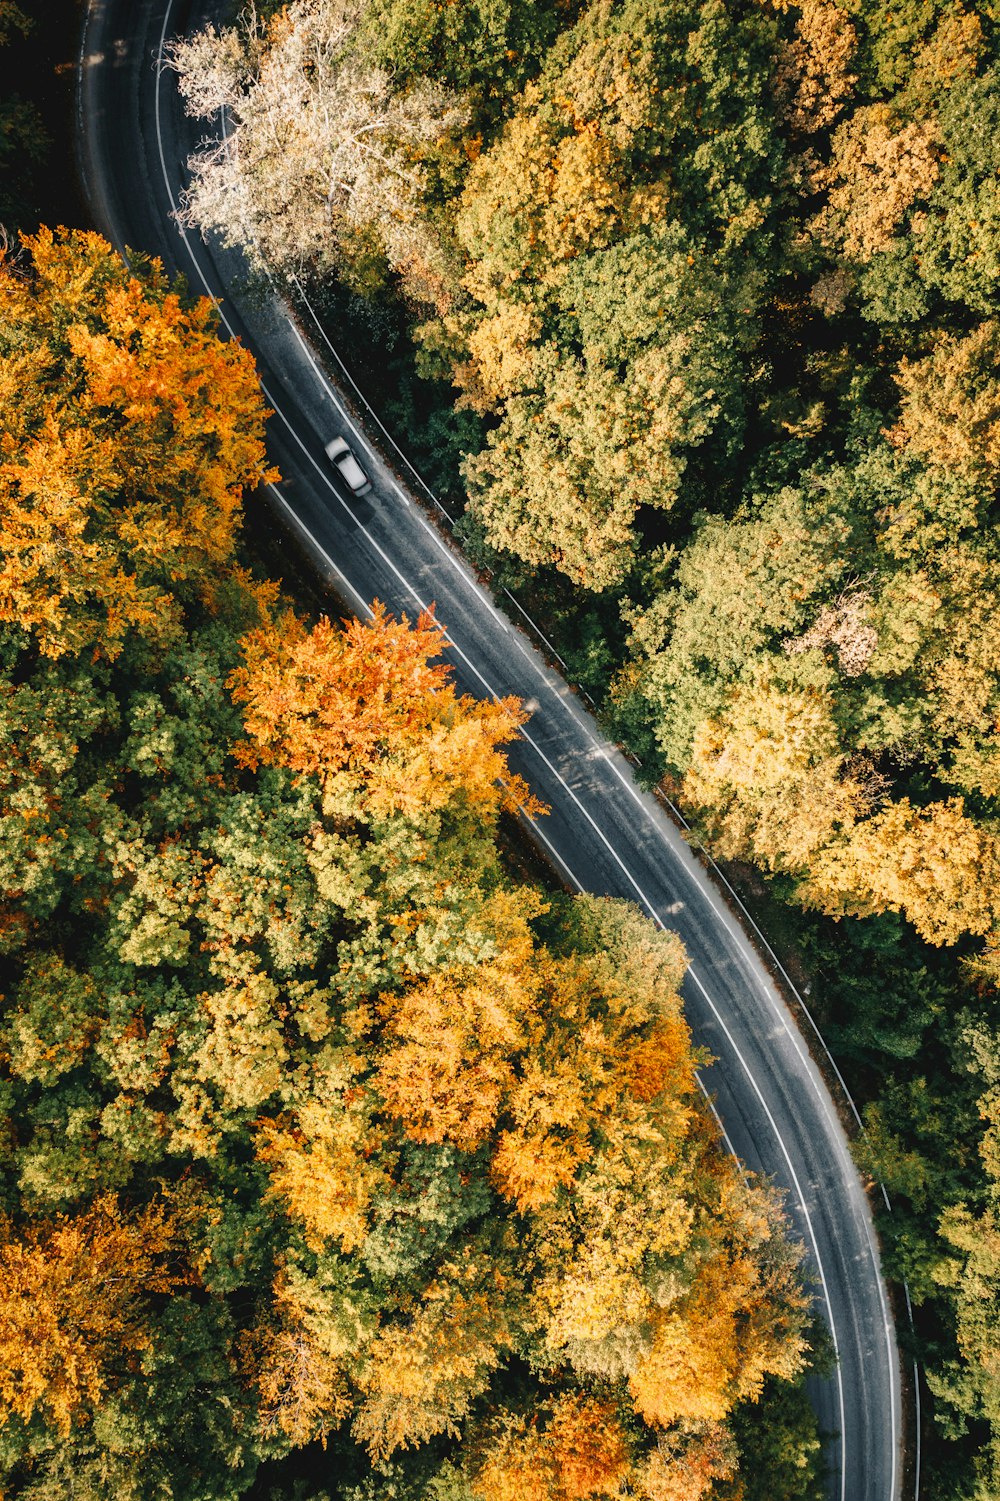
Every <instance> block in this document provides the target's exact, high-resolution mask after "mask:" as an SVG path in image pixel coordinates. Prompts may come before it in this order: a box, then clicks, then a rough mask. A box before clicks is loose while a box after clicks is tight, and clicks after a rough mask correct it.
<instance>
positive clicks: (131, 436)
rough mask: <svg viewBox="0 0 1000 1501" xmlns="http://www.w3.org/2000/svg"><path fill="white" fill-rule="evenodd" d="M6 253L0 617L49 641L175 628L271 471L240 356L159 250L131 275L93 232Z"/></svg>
mask: <svg viewBox="0 0 1000 1501" xmlns="http://www.w3.org/2000/svg"><path fill="white" fill-rule="evenodd" d="M25 248H26V250H27V252H28V255H29V257H30V272H29V274H28V275H24V274H23V273H22V272H21V271H20V270H19V269H18V268H16V267H15V266H14V264H13V263H12V262H11V261H10V260H9V259H8V260H0V301H2V303H3V311H2V313H0V431H2V434H3V436H2V438H0V517H2V519H0V620H6V621H11V622H14V623H17V624H19V625H22V626H24V627H25V628H26V629H28V630H31V631H33V632H34V633H35V635H36V637H37V639H38V643H39V646H40V648H41V650H42V652H43V653H45V654H47V655H49V656H53V657H56V656H60V655H62V654H63V653H64V652H67V651H75V650H78V649H80V648H81V647H85V646H91V645H93V646H94V647H96V649H97V650H98V651H100V652H101V653H103V654H104V655H105V656H108V657H113V656H115V655H116V654H117V653H118V652H119V651H120V649H121V646H122V642H123V640H124V639H125V637H126V635H127V634H128V633H129V632H130V631H133V630H134V631H139V632H141V633H143V634H144V635H148V636H151V637H152V638H153V639H156V640H164V639H169V638H170V636H171V634H172V633H176V630H177V624H178V605H177V601H176V597H175V596H176V594H177V591H178V588H179V587H180V586H183V585H185V584H187V585H189V586H190V587H191V588H192V589H193V590H194V591H195V592H196V593H198V592H200V593H202V594H203V595H209V594H210V593H211V590H212V584H213V580H214V578H215V576H216V575H217V574H218V572H219V571H220V569H222V568H224V567H226V566H228V565H231V563H232V554H233V546H234V537H235V533H236V529H237V527H238V525H239V520H240V502H241V497H242V494H243V490H244V488H245V487H246V486H253V485H256V484H257V483H259V482H260V481H261V480H263V479H264V478H266V477H268V476H269V475H270V474H271V471H269V470H268V469H267V466H266V462H265V456H264V441H263V438H264V432H263V428H264V417H265V415H266V412H265V409H264V407H263V404H262V402H261V397H260V388H259V386H258V384H257V377H256V371H255V367H254V363H253V360H252V358H251V356H250V355H249V353H248V352H247V351H246V350H244V349H242V348H241V347H240V346H239V344H236V343H224V342H223V341H222V340H221V339H219V337H218V334H217V322H218V317H217V313H216V310H215V308H214V305H213V304H212V303H211V302H210V301H209V300H208V299H207V298H203V299H202V300H201V301H200V302H197V303H195V304H194V305H193V306H191V307H188V306H185V305H184V304H183V303H182V301H181V299H180V297H179V296H178V294H177V293H176V292H173V291H171V290H170V288H169V286H168V284H167V282H166V280H165V278H164V277H163V275H162V272H161V270H160V268H159V266H158V265H157V264H155V263H154V264H153V266H152V267H151V268H150V269H149V270H148V271H147V272H146V273H144V274H143V275H142V276H141V277H139V276H135V275H133V274H132V273H131V272H130V271H129V270H128V269H127V268H126V267H125V265H124V264H123V262H122V261H120V260H119V259H118V257H117V256H116V255H114V253H113V252H112V250H111V247H110V246H109V245H108V244H107V243H106V242H105V241H104V240H102V239H101V238H100V236H99V235H95V234H85V233H83V232H73V233H69V234H60V235H59V236H55V235H53V234H52V232H51V231H49V230H45V229H43V230H41V231H39V233H38V234H37V235H36V236H34V237H33V238H31V239H27V240H26V241H25Z"/></svg>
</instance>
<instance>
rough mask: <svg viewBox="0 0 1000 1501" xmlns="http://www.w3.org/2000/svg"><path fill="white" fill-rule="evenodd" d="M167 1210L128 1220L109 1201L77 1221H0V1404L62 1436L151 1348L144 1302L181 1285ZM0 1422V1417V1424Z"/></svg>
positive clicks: (101, 1201) (153, 1208) (149, 1211)
mask: <svg viewBox="0 0 1000 1501" xmlns="http://www.w3.org/2000/svg"><path fill="white" fill-rule="evenodd" d="M173 1239H174V1235H173V1228H172V1225H171V1222H170V1220H169V1218H168V1216H167V1214H166V1212H165V1210H164V1209H163V1208H162V1206H158V1205H152V1206H149V1207H147V1208H146V1209H144V1210H143V1211H142V1212H141V1213H140V1214H138V1215H136V1216H134V1217H132V1218H126V1217H125V1216H124V1215H123V1214H122V1212H121V1210H120V1209H119V1207H118V1204H117V1202H116V1200H115V1199H114V1198H113V1197H111V1196H105V1197H103V1198H100V1199H98V1200H97V1201H96V1202H95V1203H94V1205H93V1206H92V1207H91V1208H90V1209H89V1210H87V1211H86V1212H85V1213H82V1214H78V1215H77V1216H76V1217H75V1218H73V1219H65V1218H62V1217H60V1218H58V1219H55V1220H51V1221H41V1222H35V1223H33V1224H29V1225H27V1226H26V1227H24V1228H23V1229H20V1230H19V1229H18V1228H17V1227H15V1226H14V1225H13V1224H12V1222H11V1221H9V1220H6V1219H5V1220H3V1221H2V1222H0V1400H2V1404H3V1407H5V1408H6V1409H7V1411H8V1412H9V1413H13V1414H15V1415H16V1416H17V1417H19V1418H21V1419H22V1421H24V1422H28V1421H29V1420H30V1419H31V1417H32V1416H33V1415H34V1414H35V1413H36V1412H38V1413H40V1414H41V1415H42V1416H43V1417H44V1419H45V1421H46V1422H47V1423H49V1424H50V1425H51V1426H52V1427H53V1428H55V1429H57V1430H58V1431H59V1432H62V1433H68V1432H69V1430H70V1427H71V1425H72V1424H73V1423H74V1422H75V1421H77V1420H79V1419H81V1418H83V1417H85V1416H86V1415H87V1414H88V1412H89V1411H90V1410H91V1409H92V1408H93V1407H94V1406H95V1405H96V1404H97V1403H98V1402H99V1401H100V1399H101V1397H102V1395H103V1393H104V1392H105V1391H106V1390H107V1389H108V1388H109V1387H110V1386H113V1385H114V1381H115V1371H116V1369H119V1368H120V1367H121V1366H122V1364H125V1365H126V1366H129V1365H133V1366H134V1364H135V1363H136V1362H137V1360H138V1357H139V1355H140V1353H141V1351H142V1350H144V1349H145V1348H146V1347H147V1346H148V1345H149V1343H150V1334H149V1331H148V1328H147V1326H146V1322H145V1318H144V1308H143V1304H144V1300H145V1299H146V1298H148V1297H149V1295H150V1294H153V1293H158V1292H167V1291H169V1290H170V1288H171V1287H172V1286H174V1285H175V1283H176V1282H177V1281H178V1280H180V1279H179V1276H178V1274H177V1273H176V1272H175V1271H173V1270H171V1269H170V1267H169V1265H168V1263H167V1262H166V1260H165V1257H166V1253H167V1252H168V1251H169V1250H170V1248H171V1245H172V1242H173ZM2 1421H3V1416H2V1414H0V1422H2Z"/></svg>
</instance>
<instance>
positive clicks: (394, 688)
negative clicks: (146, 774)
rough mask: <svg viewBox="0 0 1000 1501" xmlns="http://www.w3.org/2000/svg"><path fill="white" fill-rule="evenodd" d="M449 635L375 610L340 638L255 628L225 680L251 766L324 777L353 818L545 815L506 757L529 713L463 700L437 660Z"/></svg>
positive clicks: (326, 624) (328, 631)
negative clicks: (465, 811)
mask: <svg viewBox="0 0 1000 1501" xmlns="http://www.w3.org/2000/svg"><path fill="white" fill-rule="evenodd" d="M442 635H443V632H442V630H441V627H440V626H439V625H438V624H437V622H436V621H435V620H434V617H433V615H431V614H429V613H427V614H423V615H421V617H420V619H419V620H418V621H417V624H416V625H415V626H411V625H410V624H409V622H408V621H407V620H406V618H405V616H404V618H403V619H402V621H394V620H392V619H391V618H390V617H389V615H388V614H387V613H386V611H385V609H384V608H383V607H382V606H380V605H376V607H375V613H374V618H373V619H372V620H371V622H370V623H368V624H362V623H361V622H360V621H348V622H346V623H345V625H344V628H343V629H342V630H338V629H337V628H336V627H334V626H333V625H331V623H330V621H329V620H327V619H326V618H325V617H324V618H323V619H322V620H320V622H319V624H318V625H316V626H314V627H313V629H312V630H311V631H306V630H305V628H304V627H303V626H302V625H301V624H300V623H299V622H298V621H296V620H295V619H294V618H292V617H290V616H286V617H285V618H284V619H283V620H281V621H280V622H279V623H278V624H277V625H275V626H268V627H265V628H262V629H260V630H257V631H253V632H251V633H250V635H248V636H247V637H246V638H245V639H244V662H245V666H243V667H241V668H238V669H237V670H236V671H235V672H234V673H233V675H232V678H231V679H230V686H231V689H232V692H233V697H234V699H235V701H236V702H237V703H238V704H241V705H243V706H244V722H245V724H246V728H247V733H248V735H249V741H248V743H247V744H246V745H245V746H244V747H243V748H242V751H241V755H242V759H243V762H244V764H245V765H248V766H256V765H257V764H259V763H263V764H265V765H279V766H286V767H288V768H289V769H290V770H292V771H298V772H310V773H313V774H315V775H318V776H320V777H321V778H322V780H323V783H324V787H325V790H326V792H327V794H328V797H329V798H331V799H332V800H333V803H334V805H335V806H337V807H340V808H341V809H342V810H343V811H344V812H347V813H357V812H362V811H363V812H365V813H367V814H368V815H370V816H373V817H386V816H388V815H390V814H392V813H405V814H408V815H410V816H414V817H419V816H420V815H422V814H424V815H425V814H427V813H431V812H435V811H438V810H440V809H442V808H443V807H444V806H446V805H448V804H452V805H454V804H463V805H464V806H466V807H467V808H469V809H470V810H475V811H477V812H479V813H480V814H482V813H486V814H487V815H490V814H493V813H495V812H496V811H497V810H498V809H500V808H509V809H511V810H514V809H516V808H518V807H521V808H524V809H525V810H526V811H528V812H530V813H532V814H538V813H541V812H543V811H544V810H543V808H542V807H541V805H540V804H539V803H538V801H537V799H535V798H534V797H533V796H532V795H531V793H530V792H529V791H528V788H527V787H526V786H525V784H524V783H523V782H522V781H521V779H520V778H519V777H516V776H514V775H512V773H511V772H510V771H509V770H508V768H507V763H506V758H505V757H504V755H503V753H502V751H501V750H500V749H499V747H500V746H502V745H505V744H506V743H507V742H508V741H510V740H513V739H514V738H515V736H516V734H517V731H518V728H519V727H520V725H521V724H523V723H524V719H525V717H526V716H525V715H524V713H523V711H522V710H521V708H520V706H519V705H518V704H517V702H516V701H515V700H514V699H504V700H502V701H501V702H496V703H481V702H477V701H476V700H474V699H472V698H468V697H459V695H458V694H456V692H455V690H454V688H453V687H452V685H451V683H450V682H449V670H448V668H447V667H446V666H445V665H444V664H443V663H434V661H433V659H434V658H435V657H436V656H438V655H439V653H440V651H441V649H442V645H443V641H442ZM501 779H502V782H503V785H502V786H501V785H499V784H500V782H501Z"/></svg>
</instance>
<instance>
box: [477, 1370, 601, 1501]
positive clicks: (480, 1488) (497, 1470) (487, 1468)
mask: <svg viewBox="0 0 1000 1501" xmlns="http://www.w3.org/2000/svg"><path fill="white" fill-rule="evenodd" d="M544 1415H545V1416H547V1417H548V1423H547V1425H546V1426H545V1428H544V1429H542V1428H541V1427H540V1425H539V1421H538V1417H537V1416H536V1417H534V1418H532V1419H525V1418H521V1419H515V1418H511V1417H509V1416H508V1418H507V1420H506V1422H505V1423H503V1425H502V1426H500V1425H498V1429H497V1432H496V1433H495V1436H494V1438H493V1441H492V1443H491V1444H490V1446H489V1448H488V1449H487V1451H486V1454H485V1457H484V1459H483V1461H482V1462H481V1464H480V1467H479V1469H478V1471H477V1473H476V1476H475V1479H474V1481H473V1493H474V1495H475V1496H476V1498H477V1501H590V1498H593V1501H597V1498H599V1497H613V1496H618V1495H620V1494H621V1485H622V1482H623V1481H624V1480H625V1479H626V1478H627V1476H628V1473H629V1469H630V1455H629V1449H628V1444H627V1441H626V1438H625V1434H624V1432H623V1431H622V1428H621V1425H620V1423H619V1422H618V1419H617V1416H616V1414H615V1410H614V1408H613V1407H612V1406H611V1404H610V1403H608V1402H601V1401H598V1400H595V1399H593V1398H589V1397H584V1396H582V1395H578V1394H575V1393H567V1394H566V1395H565V1396H562V1397H559V1398H557V1399H556V1401H555V1402H554V1403H553V1404H552V1405H551V1407H550V1409H549V1411H548V1413H545V1414H544Z"/></svg>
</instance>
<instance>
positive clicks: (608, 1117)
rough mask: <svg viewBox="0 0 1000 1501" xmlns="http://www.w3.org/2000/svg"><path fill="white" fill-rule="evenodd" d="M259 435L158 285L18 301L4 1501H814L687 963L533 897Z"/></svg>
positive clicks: (494, 740)
mask: <svg viewBox="0 0 1000 1501" xmlns="http://www.w3.org/2000/svg"><path fill="white" fill-rule="evenodd" d="M265 416H266V409H265V407H264V405H263V402H262V398H261V395H260V391H259V387H258V384H257V380H256V374H255V370H254V367H253V362H252V360H251V358H250V356H249V355H248V354H247V353H246V352H245V351H244V350H243V349H241V348H240V347H239V346H238V345H235V344H231V343H229V344H227V343H223V342H222V341H220V340H219V338H218V337H217V332H216V313H215V310H214V308H213V307H212V305H211V304H210V303H208V302H207V301H200V302H194V301H192V300H190V299H189V298H187V297H186V296H185V295H183V293H182V290H181V289H178V288H174V287H171V286H170V285H169V284H168V283H167V282H166V280H165V278H164V276H163V275H162V273H161V272H160V270H159V269H158V267H157V266H156V265H155V264H150V263H146V264H144V263H141V262H140V261H139V260H138V259H137V260H136V261H135V264H134V265H133V267H132V268H131V269H127V268H126V267H125V266H124V264H123V263H122V262H121V261H120V260H119V259H118V258H117V257H116V256H115V255H114V254H113V253H112V252H111V250H110V247H109V246H108V245H107V244H106V243H105V242H104V241H103V240H101V239H100V238H99V237H98V236H96V235H94V234H91V233H88V232H83V231H73V232H61V233H59V234H58V235H54V234H53V233H52V232H51V231H47V230H42V231H40V232H39V233H38V234H37V235H35V236H33V237H24V238H23V240H22V244H21V248H20V250H19V251H18V252H17V253H11V254H8V256H7V257H6V259H5V260H4V261H3V262H0V517H2V527H0V544H2V545H0V726H2V728H0V734H2V743H3V747H4V754H3V759H2V764H0V873H2V880H0V898H2V899H0V955H2V958H0V965H2V975H3V994H2V998H0V1492H2V1494H3V1495H4V1496H11V1497H13V1496H18V1497H24V1498H30V1501H65V1498H66V1497H67V1496H70V1495H72V1496H73V1497H75V1498H78V1501H105V1498H107V1497H109V1496H114V1497H115V1498H116V1501H128V1498H133V1501H153V1498H162V1501H229V1498H236V1497H238V1496H241V1495H245V1494H246V1493H247V1491H248V1489H249V1488H251V1487H252V1486H253V1485H254V1484H255V1483H256V1484H257V1485H258V1487H260V1486H267V1484H268V1481H267V1477H268V1476H270V1478H271V1480H272V1481H273V1482H274V1486H275V1488H273V1489H266V1490H263V1491H262V1490H260V1489H259V1488H258V1491H257V1494H259V1495H261V1494H267V1495H272V1494H273V1495H275V1496H277V1497H280V1498H282V1501H288V1498H290V1497H291V1496H292V1495H293V1492H294V1495H295V1496H297V1497H299V1498H302V1497H304V1496H308V1497H310V1498H313V1501H321V1498H323V1497H329V1498H332V1497H337V1498H342V1501H388V1498H390V1497H396V1498H399V1501H420V1498H425V1501H586V1498H588V1497H593V1498H599V1497H608V1498H610V1497H613V1496H619V1495H621V1494H623V1493H627V1494H629V1495H631V1496H634V1497H636V1498H637V1501H698V1498H701V1497H706V1496H708V1495H710V1494H711V1495H713V1496H718V1497H722V1496H726V1497H730V1498H732V1501H736V1498H742V1497H746V1498H748V1501H750V1498H753V1497H754V1496H756V1495H758V1494H760V1495H763V1494H764V1493H763V1492H759V1491H758V1490H757V1489H755V1481H754V1475H757V1476H759V1477H762V1478H763V1480H764V1483H765V1484H766V1485H767V1487H768V1488H767V1491H766V1494H767V1496H768V1497H770V1498H774V1497H775V1496H777V1495H779V1494H780V1495H784V1496H787V1497H788V1498H794V1497H799V1498H801V1497H806V1496H810V1497H811V1496H815V1494H816V1485H817V1483H818V1476H819V1458H818V1449H819V1444H818V1439H817V1437H816V1435H815V1432H814V1426H813V1425H812V1424H811V1422H810V1418H809V1414H808V1408H807V1406H806V1404H805V1399H804V1395H803V1393H802V1391H801V1388H800V1386H799V1385H798V1377H799V1376H800V1374H801V1372H802V1371H803V1369H804V1367H805V1364H806V1360H807V1357H808V1355H809V1350H810V1344H811V1342H812V1341H813V1334H812V1331H811V1330H810V1327H809V1297H808V1290H807V1289H806V1288H805V1287H804V1286H803V1284H802V1282H801V1279H800V1275H799V1271H798V1250H797V1248H796V1247H795V1246H794V1245H792V1244H791V1243H790V1242H789V1240H788V1238H787V1235H786V1230H785V1224H784V1219H783V1216H782V1212H781V1208H780V1205H779V1204H778V1203H777V1201H776V1200H775V1198H774V1197H773V1195H772V1194H771V1192H770V1191H769V1190H768V1189H767V1188H766V1187H764V1186H761V1185H759V1184H755V1183H753V1182H748V1181H747V1180H746V1179H745V1178H744V1176H743V1174H742V1171H741V1169H740V1166H739V1164H738V1163H737V1162H736V1161H735V1160H734V1159H732V1158H731V1157H729V1156H728V1154H727V1153H726V1152H725V1151H724V1150H723V1149H722V1146H721V1143H720V1141H719V1137H718V1132H717V1129H716V1127H715V1125H714V1124H713V1123H712V1121H711V1119H710V1117H709V1116H708V1113H707V1109H706V1107H705V1105H704V1103H703V1101H702V1098H701V1095H700V1094H699V1091H698V1088H697V1085H696V1081H695V1069H696V1066H697V1064H698V1061H699V1055H698V1053H697V1052H696V1050H694V1049H693V1048H692V1045H691V1038H690V1034H689V1032H688V1028H687V1025H686V1023H685V1021H684V1017H683V1014H682V1010H681V1003H680V999H679V996H678V985H679V982H680V979H681V976H682V974H683V972H684V969H685V957H684V953H683V950H682V949H681V947H680V944H679V942H678V940H677V939H676V938H675V937H674V936H673V935H671V934H669V933H664V932H661V931H658V930H656V929H655V928H653V927H652V925H651V924H650V923H649V922H648V921H647V920H646V919H644V918H643V917H641V916H640V914H639V913H638V912H637V911H636V910H635V909H634V908H632V907H631V906H629V905H628V904H626V903H622V902H612V901H608V900H599V899H597V898H577V899H573V898H570V897H568V896H566V895H564V894H562V893H561V892H560V891H558V890H551V891H549V890H545V889H543V888H541V887H539V885H538V884H537V883H536V882H533V881H531V880H529V879H527V878H526V877H525V875H524V873H523V870H521V869H520V868H519V861H518V857H517V852H516V847H515V846H513V845H511V843H510V838H509V836H508V837H507V838H506V840H505V837H504V836H503V832H502V829H503V820H504V819H505V817H506V816H507V815H508V814H510V813H512V812H514V811H516V810H518V809H522V810H523V809H527V810H530V811H533V812H534V813H536V814H537V815H539V816H541V815H542V813H543V810H542V809H541V807H540V806H539V805H537V804H536V803H535V802H534V800H533V798H532V795H531V793H530V791H529V790H528V789H527V787H525V786H524V785H523V784H522V783H521V782H520V781H519V780H518V778H517V777H516V776H514V775H513V773H511V772H510V771H509V769H508V768H507V765H506V761H505V758H504V749H503V748H504V746H505V745H506V744H507V743H508V742H510V741H511V740H512V739H513V738H514V737H515V736H516V735H517V733H518V730H519V726H520V725H521V723H522V722H523V719H524V714H523V712H522V710H521V708H520V706H519V705H518V704H517V703H516V702H515V701H508V702H502V703H489V704H487V703H480V702H477V701H475V700H472V699H469V698H464V697H460V696H459V695H458V694H457V692H456V691H455V689H454V687H453V686H452V684H451V682H450V677H449V669H448V667H447V664H446V663H445V662H444V661H442V655H443V650H444V648H443V641H442V630H441V627H440V626H439V625H438V624H437V622H436V621H435V620H434V618H433V617H432V616H430V615H428V616H425V617H423V618H421V619H420V620H418V621H416V622H408V621H406V620H402V621H395V620H393V619H391V618H390V617H389V616H387V614H386V613H385V612H384V611H382V610H381V609H378V608H377V609H376V610H375V612H374V614H373V617H372V619H371V620H370V621H368V622H365V623H362V622H357V621H355V622H351V623H348V624H345V625H344V626H343V627H340V626H337V625H334V624H331V622H330V621H329V620H328V619H327V618H325V617H320V618H319V619H316V620H313V621H311V622H310V621H309V620H306V619H304V618H302V617H301V616H300V615H299V614H298V613H297V612H296V610H295V609H294V608H293V606H292V605H291V603H290V602H289V601H288V600H287V599H286V598H284V597H283V596H282V595H281V594H280V592H279V589H278V587H277V586H276V585H274V584H272V583H270V582H268V581H267V580H266V579H262V578H261V577H259V576H256V575H255V574H254V573H253V571H251V570H250V569H249V568H248V567H247V566H246V564H245V561H244V559H243V556H242V552H241V545H240V525H241V516H242V502H243V495H244V492H245V491H246V490H248V489H250V488H252V487H254V486H255V485H257V484H258V483H260V482H261V481H262V480H263V479H265V478H266V477H267V476H268V474H269V472H270V471H268V469H267V467H266V458H265V451H264V443H263V431H264V419H265ZM522 863H523V862H522ZM762 1396H763V1397H764V1398H765V1404H764V1405H765V1412H766V1418H765V1421H764V1422H763V1423H762V1422H760V1421H757V1422H755V1421H754V1417H753V1414H754V1411H755V1410H756V1408H757V1404H758V1402H759V1400H760V1399H761V1398H762ZM289 1456H292V1457H293V1459H295V1460H296V1461H297V1462H298V1463H299V1465H300V1473H298V1474H297V1475H296V1473H294V1472H289V1470H288V1469H287V1466H286V1468H285V1469H282V1462H283V1461H286V1460H287V1459H288V1457H289ZM741 1461H742V1462H743V1464H744V1468H745V1469H747V1470H748V1471H749V1475H748V1484H747V1486H746V1487H744V1485H743V1481H742V1479H741V1475H740V1465H741ZM765 1466H766V1469H765ZM262 1467H263V1469H262ZM262 1477H263V1478H262ZM300 1482H301V1483H300ZM303 1486H305V1489H303V1488H302V1487H303Z"/></svg>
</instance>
